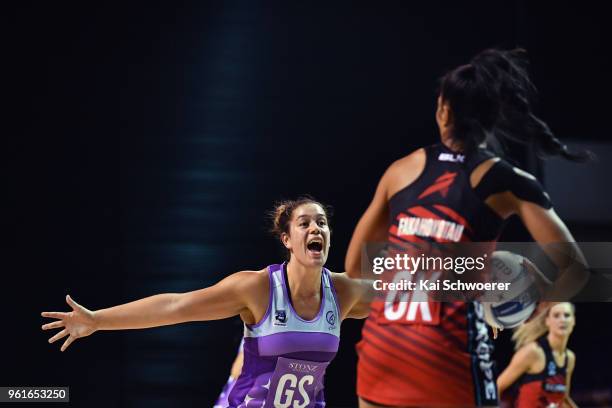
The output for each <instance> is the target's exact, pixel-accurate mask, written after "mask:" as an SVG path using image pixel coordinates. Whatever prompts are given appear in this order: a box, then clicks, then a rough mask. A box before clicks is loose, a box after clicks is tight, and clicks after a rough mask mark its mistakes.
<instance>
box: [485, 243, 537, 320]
mask: <svg viewBox="0 0 612 408" xmlns="http://www.w3.org/2000/svg"><path fill="white" fill-rule="evenodd" d="M489 261H490V265H489V267H490V273H491V280H492V281H493V282H509V283H510V287H509V289H508V290H507V291H504V292H501V293H500V294H499V296H498V300H497V301H494V302H483V307H484V314H485V321H486V322H487V323H488V324H489V325H490V326H493V327H497V328H500V329H511V328H514V327H517V326H518V325H520V324H521V323H523V322H524V321H525V320H527V319H528V318H529V316H531V314H532V313H533V312H534V310H535V309H536V307H537V302H538V300H539V291H538V287H537V285H536V283H535V281H536V280H535V278H534V276H533V274H532V273H531V272H530V269H529V267H528V265H533V264H531V263H530V261H529V260H527V259H526V258H525V257H523V256H522V255H519V254H515V253H512V252H509V251H495V252H493V253H492V254H491V257H490V258H489ZM533 268H535V266H532V269H533Z"/></svg>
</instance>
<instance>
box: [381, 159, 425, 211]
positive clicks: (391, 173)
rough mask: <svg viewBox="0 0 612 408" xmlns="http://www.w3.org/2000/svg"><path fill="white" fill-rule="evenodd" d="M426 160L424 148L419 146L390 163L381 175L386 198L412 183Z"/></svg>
mask: <svg viewBox="0 0 612 408" xmlns="http://www.w3.org/2000/svg"><path fill="white" fill-rule="evenodd" d="M426 162H427V155H426V153H425V149H424V148H420V149H417V150H415V151H414V152H412V153H410V154H409V155H407V156H404V157H402V158H401V159H399V160H396V161H394V162H393V163H391V165H390V166H389V168H388V169H387V171H386V172H385V175H384V176H383V177H384V180H385V184H386V186H387V189H386V190H387V199H389V198H391V197H392V196H393V195H394V194H395V193H397V192H398V191H400V190H402V189H404V188H406V187H407V186H409V185H411V184H412V183H414V182H415V181H416V180H417V178H419V176H420V175H421V174H422V173H423V170H425V164H426Z"/></svg>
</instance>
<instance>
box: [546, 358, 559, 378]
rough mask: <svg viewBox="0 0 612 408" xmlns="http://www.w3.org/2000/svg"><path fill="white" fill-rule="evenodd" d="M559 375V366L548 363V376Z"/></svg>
mask: <svg viewBox="0 0 612 408" xmlns="http://www.w3.org/2000/svg"><path fill="white" fill-rule="evenodd" d="M556 374H557V365H556V364H555V362H554V361H551V362H549V363H548V375H549V376H550V375H556Z"/></svg>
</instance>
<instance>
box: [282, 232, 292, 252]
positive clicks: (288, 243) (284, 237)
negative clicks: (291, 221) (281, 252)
mask: <svg viewBox="0 0 612 408" xmlns="http://www.w3.org/2000/svg"><path fill="white" fill-rule="evenodd" d="M281 242H282V243H283V245H284V246H285V248H287V249H288V250H291V237H290V236H289V234H287V233H286V232H283V233H282V234H281Z"/></svg>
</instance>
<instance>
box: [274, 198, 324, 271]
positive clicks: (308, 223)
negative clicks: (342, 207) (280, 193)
mask: <svg viewBox="0 0 612 408" xmlns="http://www.w3.org/2000/svg"><path fill="white" fill-rule="evenodd" d="M329 237H330V231H329V225H328V224H327V215H326V214H325V210H323V208H321V206H320V205H318V204H315V203H308V204H302V205H300V206H299V207H298V208H296V209H295V210H294V211H293V214H292V215H291V222H290V224H289V234H283V237H282V240H283V244H285V246H286V247H287V249H289V251H290V252H291V258H293V259H294V260H296V261H298V262H299V263H301V264H302V265H304V266H323V265H324V264H325V261H326V260H327V255H328V253H329V243H330V242H329Z"/></svg>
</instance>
